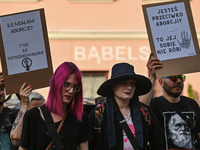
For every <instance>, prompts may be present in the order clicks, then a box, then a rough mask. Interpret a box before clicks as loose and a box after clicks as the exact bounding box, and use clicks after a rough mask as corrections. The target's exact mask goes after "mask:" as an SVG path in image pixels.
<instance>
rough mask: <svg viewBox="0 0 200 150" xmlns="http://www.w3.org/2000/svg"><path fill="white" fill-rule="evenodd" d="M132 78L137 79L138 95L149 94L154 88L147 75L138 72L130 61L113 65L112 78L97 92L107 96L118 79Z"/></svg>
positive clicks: (136, 92) (136, 91)
mask: <svg viewBox="0 0 200 150" xmlns="http://www.w3.org/2000/svg"><path fill="white" fill-rule="evenodd" d="M130 79H135V81H136V90H135V94H137V95H138V96H140V95H145V94H147V93H148V92H149V91H150V90H151V88H152V84H151V81H150V80H149V79H148V78H147V77H145V76H142V75H139V74H136V73H135V72H134V67H133V66H132V65H130V64H128V63H118V64H115V65H114V66H113V67H112V73H111V78H110V79H109V80H107V81H105V82H104V83H103V84H102V85H101V86H100V87H99V89H98V90H97V94H98V95H102V96H104V97H106V95H107V92H109V91H110V90H109V89H110V86H111V85H113V84H114V83H116V82H118V81H122V80H130Z"/></svg>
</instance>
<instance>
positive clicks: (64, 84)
mask: <svg viewBox="0 0 200 150" xmlns="http://www.w3.org/2000/svg"><path fill="white" fill-rule="evenodd" d="M66 84H69V85H70V86H69V87H68V88H67V87H65V86H66ZM62 87H63V88H64V89H65V90H66V91H69V90H71V88H73V92H76V93H78V92H80V90H81V87H80V86H79V85H77V84H76V85H73V84H70V83H69V82H65V83H63V85H62ZM75 87H76V88H75ZM77 87H78V90H75V89H77Z"/></svg>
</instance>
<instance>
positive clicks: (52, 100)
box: [46, 62, 83, 122]
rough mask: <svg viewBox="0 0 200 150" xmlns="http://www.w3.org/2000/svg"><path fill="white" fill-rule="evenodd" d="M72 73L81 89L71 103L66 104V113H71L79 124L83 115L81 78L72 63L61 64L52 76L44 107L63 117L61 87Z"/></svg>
mask: <svg viewBox="0 0 200 150" xmlns="http://www.w3.org/2000/svg"><path fill="white" fill-rule="evenodd" d="M72 73H75V76H76V78H77V82H78V84H79V85H80V87H81V89H80V91H79V92H78V93H76V94H75V96H74V98H73V99H72V101H71V103H70V104H68V107H67V111H68V112H72V113H73V114H74V115H75V116H76V117H77V120H78V121H80V122H81V121H82V114H83V89H82V76H81V72H80V71H79V69H78V67H77V66H76V65H75V64H74V63H72V62H64V63H62V64H61V65H60V66H59V67H58V68H57V69H56V71H55V73H54V74H53V76H52V78H51V81H50V90H49V95H48V98H47V101H46V107H47V109H48V110H49V111H50V112H52V113H56V114H58V115H60V116H63V110H62V96H61V91H62V86H63V83H64V82H65V81H66V79H67V78H68V77H69V75H71V74H72Z"/></svg>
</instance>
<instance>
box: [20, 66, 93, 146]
mask: <svg viewBox="0 0 200 150" xmlns="http://www.w3.org/2000/svg"><path fill="white" fill-rule="evenodd" d="M44 107H45V109H46V110H47V112H50V114H51V117H52V119H53V122H54V123H53V124H54V125H55V127H56V128H58V126H59V124H62V123H63V124H62V126H61V128H60V130H59V132H58V141H59V144H55V143H56V142H55V141H54V138H52V134H51V132H49V130H48V127H47V124H46V122H45V119H46V118H45V116H43V115H44V112H43V109H44ZM90 138H91V131H90V128H89V120H88V116H87V114H86V113H84V112H83V90H82V76H81V72H80V71H79V69H78V67H77V66H76V65H75V64H74V63H72V62H64V63H62V64H61V65H60V66H59V67H58V68H57V69H56V71H55V73H54V74H53V76H52V79H51V81H50V90H49V95H48V98H47V101H46V104H45V105H43V106H41V108H40V107H39V108H33V109H31V110H29V111H27V112H26V114H25V116H24V123H23V131H22V137H21V143H20V148H19V149H20V150H36V149H37V150H39V149H40V150H44V149H46V148H47V147H48V149H49V150H54V149H56V150H57V149H63V150H64V149H70V150H77V149H79V150H88V140H89V139H90ZM52 139H53V144H50V143H52ZM54 142H55V143H54ZM56 145H58V147H60V148H57V146H56Z"/></svg>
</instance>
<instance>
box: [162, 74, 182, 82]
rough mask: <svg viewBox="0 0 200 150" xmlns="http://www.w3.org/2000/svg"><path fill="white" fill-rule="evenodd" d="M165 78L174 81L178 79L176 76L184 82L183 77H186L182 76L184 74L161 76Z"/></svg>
mask: <svg viewBox="0 0 200 150" xmlns="http://www.w3.org/2000/svg"><path fill="white" fill-rule="evenodd" d="M166 78H169V79H171V80H172V81H174V82H176V81H177V80H178V78H179V79H180V80H181V81H182V82H184V81H185V79H186V76H184V75H176V76H167V77H163V78H162V79H166Z"/></svg>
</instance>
